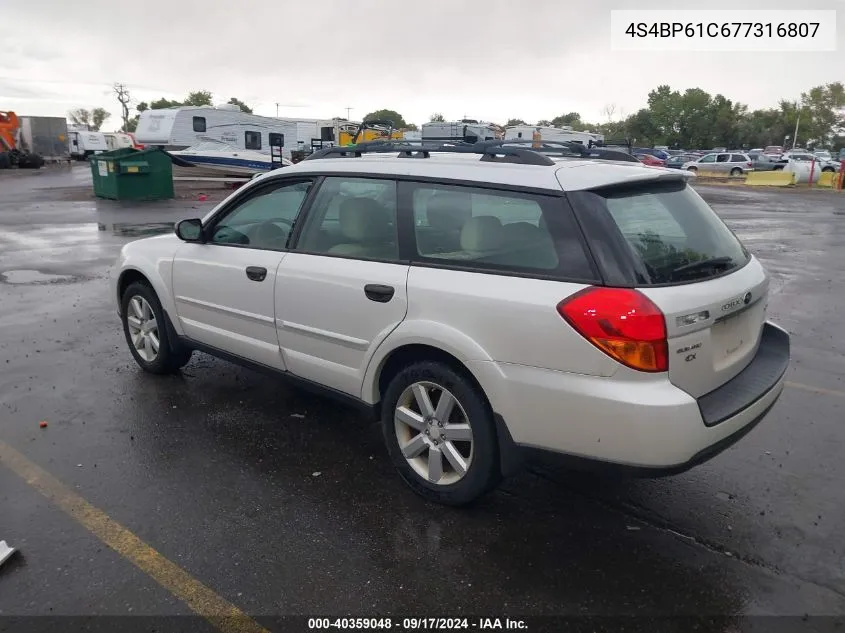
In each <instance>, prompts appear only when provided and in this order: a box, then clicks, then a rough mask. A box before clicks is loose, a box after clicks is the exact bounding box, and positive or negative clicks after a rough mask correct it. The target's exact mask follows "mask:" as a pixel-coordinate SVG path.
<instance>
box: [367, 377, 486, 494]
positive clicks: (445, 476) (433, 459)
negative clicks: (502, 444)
mask: <svg viewBox="0 0 845 633" xmlns="http://www.w3.org/2000/svg"><path fill="white" fill-rule="evenodd" d="M420 391H424V392H425V393H426V394H427V395H426V396H421V395H420ZM444 394H449V395H451V396H452V397H453V398H454V401H455V402H454V403H453V404H452V406H451V408H450V413H446V416H445V419H444V420H438V419H437V418H436V417H434V415H432V414H435V415H441V416H442V414H443V413H444V411H443V410H440V408H439V406H438V405H439V404H440V403H441V398H442V397H444ZM420 398H422V400H423V401H425V400H426V399H427V401H428V404H429V405H430V406H429V407H427V408H428V415H422V414H423V413H424V408H425V407H423V406H421V405H420V404H419V403H420ZM409 419H410V420H412V422H413V424H408V423H407V421H408V420H409ZM438 422H439V424H438ZM467 427H468V429H469V430H467ZM382 431H383V433H384V440H385V444H386V445H387V452H388V454H389V455H390V458H391V460H392V461H393V464H394V466H395V467H396V469H397V470H398V471H399V474H400V475H401V476H402V478H403V479H404V480H405V482H406V483H407V484H408V485H409V486H410V487H411V489H412V490H414V492H416V493H417V494H418V495H420V496H421V497H423V498H425V499H427V500H429V501H435V502H437V503H441V504H444V505H450V506H461V505H466V504H468V503H471V502H473V501H475V500H476V499H478V498H479V497H481V496H483V495H484V494H486V493H487V492H489V491H490V490H492V489H493V488H495V487H496V485H497V484H498V483H499V481H500V479H501V471H500V468H499V448H498V442H497V439H496V427H495V422H494V419H493V413H492V411H491V409H490V405H489V404H488V402H487V399H486V397H485V396H484V393H483V392H482V391H481V389H480V388H479V387H478V386H477V385H476V384H475V382H474V381H473V380H472V379H471V378H469V377H468V376H467V375H465V374H464V373H462V372H459V371H456V370H455V369H454V368H452V367H451V366H449V365H447V364H445V363H441V362H436V361H420V362H416V363H413V364H411V365H408V366H406V367H405V368H404V369H402V370H401V371H400V372H399V373H397V374H396V375H395V376H394V377H393V379H392V380H391V381H390V383H389V384H388V387H387V389H386V390H385V393H384V397H383V400H382ZM450 435H451V436H452V437H453V438H458V437H461V438H467V437H469V438H470V441H469V442H467V441H462V440H457V439H454V440H449V437H450ZM435 445H436V446H435ZM432 449H433V450H432ZM433 451H436V453H433ZM438 461H439V463H440V468H439V470H438V467H437V465H436V464H437V462H438ZM455 464H457V467H456V466H455ZM464 467H465V470H464V472H463V473H461V472H460V470H461V468H464ZM438 473H439V477H438ZM424 474H427V475H428V476H425V475H424ZM434 477H438V479H437V480H436V482H435V481H432V480H433V479H434Z"/></svg>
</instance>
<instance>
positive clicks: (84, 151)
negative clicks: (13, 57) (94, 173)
mask: <svg viewBox="0 0 845 633" xmlns="http://www.w3.org/2000/svg"><path fill="white" fill-rule="evenodd" d="M68 149H69V150H70V157H71V158H75V159H76V160H85V159H86V158H87V157H88V156H91V154H102V153H103V152H107V151H108V149H109V146H108V144H107V143H106V137H105V135H104V134H103V133H102V132H89V131H86V130H69V131H68Z"/></svg>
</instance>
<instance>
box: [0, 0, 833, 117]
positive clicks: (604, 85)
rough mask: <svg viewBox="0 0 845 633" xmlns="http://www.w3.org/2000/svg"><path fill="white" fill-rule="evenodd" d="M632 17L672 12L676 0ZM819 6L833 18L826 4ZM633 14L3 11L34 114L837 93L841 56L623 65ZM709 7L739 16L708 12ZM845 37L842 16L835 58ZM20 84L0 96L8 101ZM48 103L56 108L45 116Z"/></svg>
mask: <svg viewBox="0 0 845 633" xmlns="http://www.w3.org/2000/svg"><path fill="white" fill-rule="evenodd" d="M636 4H637V8H643V9H646V8H677V2H669V1H666V0H637V3H636ZM813 4H814V5H815V6H816V8H830V7H831V0H817V1H816V2H814V3H813ZM842 4H843V3H842V2H841V1H840V2H839V5H840V6H842ZM630 5H631V2H630V1H629V0H531V2H530V3H524V4H523V5H518V3H516V2H515V0H461V1H460V2H454V1H452V0H424V1H422V0H402V1H401V2H396V1H395V0H394V1H387V0H357V1H356V2H355V3H354V6H351V5H350V4H349V3H348V2H346V1H345V0H286V1H285V2H273V3H271V2H266V0H241V1H240V2H237V3H217V2H209V1H208V0H179V2H173V1H172V0H145V1H144V2H143V3H140V4H139V3H134V4H126V3H117V2H113V0H86V3H85V11H76V12H67V11H66V10H65V6H66V5H65V2H64V1H63V0H39V1H38V2H30V3H17V4H15V5H14V6H11V7H8V8H5V9H4V12H5V13H4V15H5V18H6V22H7V23H11V24H24V25H26V32H27V36H26V38H25V39H24V38H20V37H18V38H17V39H8V38H4V41H3V42H2V43H0V50H2V51H5V53H4V54H3V58H4V66H3V67H4V74H5V75H8V76H9V77H19V78H21V82H20V84H17V85H16V87H17V88H18V90H19V92H17V93H14V94H17V95H18V96H17V97H15V98H17V99H23V98H25V97H23V96H21V95H22V94H23V93H26V92H28V91H29V92H31V93H33V96H32V99H33V101H32V102H31V104H26V102H24V105H26V107H31V109H32V110H33V113H38V114H55V113H56V111H59V112H61V111H63V110H65V109H66V103H67V100H78V103H79V105H85V106H88V107H91V106H95V105H101V106H103V107H106V108H107V109H108V110H110V111H114V112H117V111H118V110H117V108H118V107H119V106H118V104H117V102H116V101H115V100H114V99H113V97H112V96H111V92H110V86H111V85H112V83H113V82H115V81H120V82H123V83H125V84H126V85H127V86H128V87H129V88H130V91H131V92H132V95H133V97H134V98H135V99H136V100H147V101H148V100H151V99H156V98H158V97H160V96H167V97H170V98H174V97H175V98H178V97H181V96H183V95H185V94H187V93H188V92H189V91H191V90H198V89H208V90H211V91H212V92H213V93H214V94H215V97H216V98H217V99H219V100H220V101H225V100H228V99H229V97H232V96H236V97H239V98H241V99H243V100H245V101H246V102H247V103H248V104H250V105H253V106H254V107H256V108H257V111H258V112H259V113H260V114H265V115H275V113H276V108H275V103H276V102H279V103H282V104H308V105H309V107H307V108H280V113H281V114H283V115H286V116H314V117H322V116H335V115H345V113H346V110H345V108H346V107H353V108H354V110H353V112H352V116H353V117H356V116H357V117H361V116H363V115H364V114H366V113H367V112H369V111H372V110H376V109H379V108H383V107H387V108H392V109H395V110H398V111H399V112H401V113H402V114H403V115H404V116H405V117H406V119H408V120H411V121H416V122H418V123H419V122H422V121H424V120H427V117H428V115H429V114H431V113H432V112H435V111H437V112H443V113H444V114H445V115H446V116H447V117H450V118H458V117H461V116H463V115H468V116H471V117H473V118H483V119H488V120H497V121H502V120H505V119H507V118H510V117H520V118H524V119H526V120H537V119H540V118H552V117H554V116H556V115H558V114H561V113H564V112H570V111H578V112H580V113H581V114H582V116H583V118H584V119H586V120H591V121H600V120H603V114H602V110H603V108H604V106H605V105H606V104H608V103H616V104H617V106H618V109H619V110H623V111H624V112H625V113H628V114H630V113H632V112H634V111H636V110H637V109H639V108H640V107H643V106H644V105H645V101H646V98H647V95H648V92H649V90H651V89H653V88H654V87H655V86H657V85H658V84H661V83H667V84H670V85H671V86H672V87H673V88H675V89H681V90H683V89H685V88H691V87H701V88H703V89H705V90H707V91H708V92H711V93H716V92H720V93H722V94H724V95H725V96H727V97H728V98H730V99H733V100H735V101H740V102H743V103H747V104H749V105H750V106H751V107H752V108H756V107H766V106H770V105H775V104H776V103H777V101H778V99H779V98H781V97H786V98H793V99H794V98H797V97H798V96H799V95H800V93H801V92H802V91H805V90H807V89H808V88H810V87H811V86H814V85H819V84H822V83H827V82H830V81H837V80H841V76H842V72H841V64H837V60H838V56H837V55H836V54H830V53H820V54H815V53H803V54H796V53H779V52H772V53H765V54H744V55H742V56H738V55H736V54H731V53H728V54H707V53H672V54H663V55H661V54H657V53H615V52H612V51H611V50H610V44H609V22H610V13H609V12H610V10H611V9H614V8H630ZM743 6H744V8H766V9H770V8H796V7H795V6H794V3H793V2H790V1H788V0H746V2H745V3H744V5H743ZM696 8H702V7H696ZM706 8H708V9H718V8H736V5H735V2H732V1H730V0H711V2H710V3H709V4H708V5H707V7H706ZM56 15H62V20H61V21H57V20H56V19H55V16H56ZM92 16H97V19H96V20H92ZM99 24H103V25H105V24H110V25H125V26H126V28H111V27H109V28H104V27H99V26H96V25H99ZM844 33H845V19H842V18H841V19H840V24H839V42H840V49H845V36H844V35H843V34H844ZM840 56H841V55H840ZM9 77H7V78H6V81H5V83H4V84H3V86H6V88H5V89H0V94H4V93H6V92H9V94H10V95H11V94H13V93H11V91H10V90H11V89H10V88H9V86H12V85H15V84H14V82H13V81H12V80H11V79H9ZM24 79H25V80H26V82H29V83H26V82H24V81H23V80H24ZM38 82H41V83H38ZM34 93H37V94H34ZM50 98H54V99H56V100H57V104H56V107H55V108H54V109H53V110H52V111H47V110H49V108H50V104H49V99H50ZM45 99H46V101H45ZM58 101H62V103H58ZM21 107H24V106H21ZM36 111H37V112H36Z"/></svg>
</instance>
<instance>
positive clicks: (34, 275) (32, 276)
mask: <svg viewBox="0 0 845 633" xmlns="http://www.w3.org/2000/svg"><path fill="white" fill-rule="evenodd" d="M78 280H79V278H78V277H74V276H73V275H54V274H52V273H42V272H41V271H40V270H7V271H5V272H2V273H0V281H3V282H5V283H7V284H62V283H64V284H67V283H73V282H74V281H78Z"/></svg>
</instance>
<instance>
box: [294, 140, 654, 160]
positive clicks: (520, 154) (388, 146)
mask: <svg viewBox="0 0 845 633" xmlns="http://www.w3.org/2000/svg"><path fill="white" fill-rule="evenodd" d="M394 152H396V153H397V158H429V157H430V156H431V153H432V152H444V153H452V154H477V155H480V156H481V161H483V162H496V163H512V164H518V165H543V166H551V165H556V164H557V163H556V162H555V161H554V160H552V157H565V158H586V159H600V160H616V161H625V162H634V163H639V162H640V161H639V160H638V159H637V158H636V157H635V156H632V155H631V154H628V153H626V152H625V151H624V150H621V149H611V148H604V147H599V146H594V147H586V146H585V145H583V144H581V143H577V142H575V141H541V142H540V144H539V146H537V142H536V141H532V140H528V139H525V140H518V139H516V140H493V141H478V142H476V143H467V142H464V141H447V142H440V143H437V142H430V141H428V142H427V141H425V140H422V141H409V140H390V141H383V140H378V141H367V142H363V143H357V144H355V145H343V146H335V147H327V148H325V149H321V150H318V151H316V152H314V153H313V154H311V155H309V156H307V157H306V158H305V159H304V160H318V159H321V158H360V157H361V156H362V155H364V154H390V153H394Z"/></svg>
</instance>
